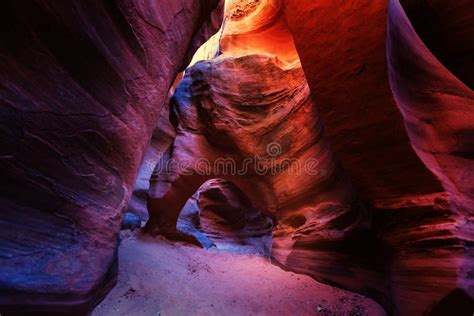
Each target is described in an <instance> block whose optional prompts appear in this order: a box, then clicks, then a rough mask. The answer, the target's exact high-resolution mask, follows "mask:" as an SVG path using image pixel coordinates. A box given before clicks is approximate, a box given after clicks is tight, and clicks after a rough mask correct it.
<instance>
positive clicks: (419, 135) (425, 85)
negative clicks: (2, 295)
mask: <svg viewBox="0 0 474 316" xmlns="http://www.w3.org/2000/svg"><path fill="white" fill-rule="evenodd" d="M404 8H405V10H406V12H408V14H409V16H411V17H412V20H409V18H408V16H407V15H406V14H405V10H404ZM429 9H430V10H427V8H425V7H423V6H422V7H421V8H420V4H419V3H415V2H413V1H403V7H402V5H401V4H400V2H399V1H398V0H392V1H390V5H389V11H388V16H389V19H388V37H387V57H388V61H389V68H388V73H389V78H390V82H391V85H392V90H393V93H394V97H395V100H396V101H397V104H398V105H399V108H400V111H401V113H402V115H403V118H404V120H405V126H406V129H407V131H408V136H409V137H410V140H411V144H412V146H413V148H414V149H415V151H416V153H417V154H418V156H419V157H420V158H421V160H422V161H423V162H424V164H425V165H426V166H427V167H428V168H429V169H430V170H431V171H432V172H433V173H434V174H435V175H436V176H437V178H438V179H439V180H440V182H441V184H442V185H443V187H444V188H445V190H446V192H447V193H448V194H449V195H448V197H447V200H446V199H445V201H444V203H442V205H441V208H440V206H439V203H435V207H434V208H433V210H429V209H428V210H423V211H422V212H423V213H426V212H429V214H432V215H431V219H430V222H431V223H432V224H431V225H430V227H429V229H422V230H421V231H420V229H419V225H420V221H418V228H417V230H418V232H417V233H414V232H413V233H410V234H408V236H410V235H413V237H411V238H410V239H409V240H408V241H405V242H409V243H410V244H411V246H410V247H406V248H408V249H405V255H404V256H401V257H400V258H398V259H396V261H395V265H396V266H397V267H398V269H399V273H398V275H399V277H398V279H397V280H396V281H397V282H394V283H395V284H394V291H396V292H400V293H399V295H397V297H398V302H397V303H398V305H399V306H404V305H407V304H408V302H410V301H412V300H413V297H415V296H416V297H417V301H418V304H416V305H412V306H411V309H412V311H413V313H422V312H424V311H425V310H427V309H429V308H432V307H433V306H432V304H433V302H438V301H443V300H444V298H445V297H446V298H448V297H450V296H453V295H454V297H462V296H465V297H467V298H469V296H471V298H472V297H474V290H473V285H474V282H473V279H472V276H471V274H472V271H474V256H473V254H472V243H473V241H474V234H473V226H472V216H473V211H474V180H472V179H473V177H474V112H473V109H474V92H473V91H472V89H471V88H470V87H469V86H471V87H472V84H473V82H472V73H473V72H474V64H473V62H474V59H473V58H472V56H473V54H474V46H473V44H472V41H469V40H468V41H467V42H466V41H462V40H461V39H467V38H471V39H472V38H474V23H472V22H470V23H469V22H468V20H469V19H470V21H472V17H473V13H472V9H473V3H472V2H471V1H459V2H457V3H456V4H455V5H453V6H449V7H448V8H446V6H445V3H444V2H443V1H433V2H432V3H431V4H430V7H429ZM420 10H423V13H422V14H421V11H420ZM425 14H426V15H427V14H429V16H432V15H434V16H437V17H439V19H437V20H436V21H437V23H436V27H435V29H434V30H431V32H429V31H428V30H427V29H426V28H425V29H424V28H423V27H421V28H420V19H421V20H423V19H422V18H419V17H420V16H421V17H423V16H425ZM412 21H413V23H414V26H415V27H416V26H418V27H416V28H414V27H413V26H412V23H411V22H412ZM417 31H418V32H419V34H420V35H418V33H417ZM435 38H440V40H439V42H437V41H435ZM442 41H446V42H447V43H442ZM443 44H444V45H443ZM430 49H431V50H430ZM435 54H436V55H435ZM468 56H470V58H469V57H468ZM442 62H443V63H445V64H443V63H442ZM461 65H462V66H461ZM447 67H448V68H447ZM461 80H466V82H465V83H464V82H463V81H461ZM412 213H413V211H412ZM417 213H418V212H417ZM436 213H438V214H437V215H436ZM435 216H436V217H435ZM442 216H445V217H448V218H446V219H443V218H442ZM435 218H436V220H435ZM424 221H426V220H423V222H424ZM433 222H434V223H433ZM435 224H436V225H435ZM406 229H407V228H402V231H404V230H405V231H406ZM415 236H416V238H415ZM392 238H394V237H392ZM405 238H406V237H405ZM394 239H396V242H400V240H399V237H398V236H397V237H395V238H394ZM392 241H393V240H392ZM424 249H426V250H429V253H428V254H420V253H419V252H420V250H424ZM408 253H409V254H410V256H407V254H408ZM414 274H416V275H417V278H416V279H417V282H422V283H423V284H424V290H423V294H422V295H419V294H418V292H419V285H415V284H410V283H412V282H413V281H411V280H410V279H411V278H413V275H414ZM401 284H407V285H406V286H401ZM453 293H456V294H453ZM470 304H471V308H473V307H472V306H474V302H472V301H471V303H470ZM442 305H445V306H443V307H444V308H445V309H446V308H451V310H456V308H459V304H458V303H456V300H451V301H450V300H447V301H445V302H443V303H442ZM438 308H441V307H440V306H438Z"/></svg>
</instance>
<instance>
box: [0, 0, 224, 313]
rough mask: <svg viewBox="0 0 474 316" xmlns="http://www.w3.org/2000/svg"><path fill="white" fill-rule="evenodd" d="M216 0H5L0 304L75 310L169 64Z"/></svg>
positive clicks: (88, 289) (105, 281) (100, 257)
mask: <svg viewBox="0 0 474 316" xmlns="http://www.w3.org/2000/svg"><path fill="white" fill-rule="evenodd" d="M222 7H223V1H213V0H202V1H194V0H192V1H191V0H189V1H165V0H163V1H132V0H123V1H115V2H114V1H67V2H65V1H64V2H63V1H55V2H51V1H4V2H3V3H2V9H1V10H0V18H1V19H0V20H1V22H0V23H1V30H2V31H1V33H2V36H1V43H0V55H1V58H0V91H1V99H0V100H1V109H0V111H1V115H0V133H1V137H0V148H1V149H0V177H1V190H0V191H1V196H0V202H1V204H2V211H1V212H0V312H1V313H7V314H10V313H13V312H15V311H18V310H20V309H21V311H22V313H27V312H39V311H42V312H47V313H49V314H51V313H54V312H61V311H64V310H67V311H69V312H70V313H72V314H74V313H77V314H84V313H86V312H87V311H88V310H89V309H90V308H92V306H93V305H94V304H95V303H97V301H98V300H99V299H100V298H101V297H103V295H104V294H105V293H107V291H108V290H110V287H111V286H113V284H114V282H115V278H116V263H117V258H116V240H117V236H116V235H117V232H118V231H119V230H120V223H121V218H122V215H123V213H124V210H125V208H126V205H127V202H128V199H129V197H130V195H131V188H132V185H133V183H134V180H135V177H136V173H137V169H138V166H139V164H140V162H141V159H142V156H143V153H144V150H145V147H146V145H147V142H148V140H149V139H150V137H151V132H152V129H153V127H154V126H155V124H156V122H157V118H158V114H159V113H160V111H161V108H162V105H163V104H164V101H165V98H166V94H167V92H168V89H169V87H170V85H171V84H172V81H173V80H174V78H175V77H176V74H177V73H178V72H179V71H180V70H182V68H183V66H185V65H187V64H188V63H189V60H190V59H191V56H192V55H193V53H194V51H195V50H196V48H197V47H198V46H199V45H200V44H201V43H202V42H204V41H205V39H206V38H208V37H209V36H210V35H212V34H213V32H215V31H217V29H218V27H219V26H220V23H221V21H222Z"/></svg>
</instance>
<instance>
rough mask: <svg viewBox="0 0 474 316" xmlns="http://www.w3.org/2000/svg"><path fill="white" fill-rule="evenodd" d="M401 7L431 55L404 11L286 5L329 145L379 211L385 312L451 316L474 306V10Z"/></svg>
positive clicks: (384, 5)
mask: <svg viewBox="0 0 474 316" xmlns="http://www.w3.org/2000/svg"><path fill="white" fill-rule="evenodd" d="M389 3H390V5H389ZM402 3H403V5H404V6H405V7H406V9H407V12H408V16H411V18H412V19H413V23H414V24H415V29H416V30H417V31H419V32H420V34H421V35H420V36H421V37H422V39H423V40H425V41H426V42H425V43H423V42H422V40H420V38H419V36H418V35H417V34H416V32H415V31H414V29H413V28H412V26H411V25H410V21H409V20H408V18H407V16H406V15H405V13H404V12H403V9H402V8H401V7H400V5H399V3H398V1H395V0H394V1H356V2H350V1H292V0H287V1H286V7H285V16H286V18H287V23H288V26H289V28H290V30H291V33H292V34H293V37H294V39H295V44H296V47H297V50H298V53H299V55H300V57H301V63H302V65H303V69H304V70H305V74H306V76H307V78H308V82H309V85H310V87H311V91H312V93H313V94H314V95H315V96H316V100H317V104H318V107H319V108H320V109H321V116H322V119H323V121H324V125H325V127H326V129H327V131H328V137H329V139H330V142H331V144H332V145H333V146H334V149H335V151H336V153H337V155H338V157H339V158H340V159H341V164H342V165H343V167H344V168H345V170H347V172H348V174H349V175H350V176H351V180H352V182H353V183H354V186H355V187H356V188H357V189H358V192H360V194H361V197H362V198H363V199H364V200H365V201H366V202H367V203H369V204H370V205H372V206H373V209H374V222H373V229H374V230H375V231H376V232H377V234H378V236H379V238H380V242H381V243H382V244H385V246H384V247H382V248H381V249H382V250H383V249H385V250H383V251H382V254H383V256H384V257H386V258H388V259H389V261H390V262H389V263H387V264H390V269H389V271H387V276H386V278H387V280H390V281H389V283H388V285H387V286H386V287H385V289H386V291H385V293H386V296H388V297H391V300H393V302H392V303H391V302H386V303H384V305H385V306H386V307H388V308H389V309H393V310H394V311H395V312H396V313H397V314H401V315H419V314H421V313H425V312H428V311H429V310H431V309H433V311H434V310H446V307H447V306H451V307H452V309H451V311H452V312H454V311H455V310H456V309H455V308H454V307H456V305H459V306H464V307H465V306H466V305H465V304H456V302H457V301H458V302H459V301H465V300H469V299H470V298H469V296H471V297H473V296H474V292H473V291H472V286H471V285H470V284H472V281H471V279H472V277H471V276H470V275H471V274H472V273H471V272H470V271H472V261H473V260H472V256H471V255H470V253H471V252H472V250H471V248H472V246H471V244H472V237H473V233H472V228H470V226H471V224H470V222H471V220H470V217H471V215H470V214H471V213H472V210H473V209H474V208H473V205H472V184H471V183H472V181H471V180H469V179H468V178H469V175H471V174H472V170H473V167H472V159H471V158H472V157H470V156H471V155H470V154H469V153H470V152H471V151H472V150H471V149H472V140H473V137H472V133H471V131H472V126H473V125H472V121H473V120H472V117H471V116H472V115H471V114H470V112H472V90H471V89H470V88H469V86H472V81H471V78H470V75H471V74H472V71H471V70H470V69H471V68H472V67H471V65H472V57H471V58H470V57H469V56H472V43H471V42H472V41H468V42H469V43H467V42H466V39H468V38H472V30H473V29H472V25H473V24H472V22H471V21H472V1H471V2H470V1H459V2H456V4H452V3H449V4H448V3H447V2H446V1H411V0H405V1H402ZM387 12H388V16H389V18H388V20H387ZM337 21H343V23H338V22H337ZM367 21H370V23H368V22H367ZM426 21H429V23H425V22H426ZM387 25H388V30H387ZM387 36H388V37H387ZM386 38H387V46H386ZM464 44H465V45H464ZM428 48H430V49H432V50H433V52H434V53H435V54H437V56H438V58H439V59H438V60H436V58H435V57H434V56H433V54H432V52H430V51H429V49H428ZM387 58H388V60H387ZM440 61H441V63H440ZM442 63H446V67H448V69H450V70H447V69H446V68H445V67H444V66H443V65H442ZM450 72H453V73H455V74H456V75H457V76H458V78H462V79H463V80H465V83H464V84H463V83H462V82H461V81H460V80H458V79H456V78H455V77H454V76H453V74H452V73H450ZM469 107H470V108H469ZM400 110H401V111H400ZM406 131H408V133H406ZM417 156H418V157H420V158H421V160H420V159H419V158H418V157H417ZM428 171H431V172H432V174H430V173H429V172H428ZM445 192H447V193H448V194H445ZM379 301H381V300H380V299H379ZM414 301H416V302H417V303H416V304H414V303H413V302H414ZM468 304H469V303H468ZM470 304H472V302H471V303H470ZM464 312H465V310H464Z"/></svg>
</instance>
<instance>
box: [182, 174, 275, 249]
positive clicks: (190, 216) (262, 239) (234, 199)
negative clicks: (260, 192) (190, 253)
mask: <svg viewBox="0 0 474 316" xmlns="http://www.w3.org/2000/svg"><path fill="white" fill-rule="evenodd" d="M177 228H178V230H180V231H183V232H186V233H190V234H192V235H194V236H195V237H196V239H197V240H198V241H199V243H200V244H201V245H202V246H204V247H206V248H209V247H213V246H215V247H217V248H218V249H219V250H227V251H231V252H238V253H258V254H261V255H263V256H270V250H271V244H272V228H273V221H272V219H271V218H269V217H268V216H265V215H264V214H263V213H262V212H261V211H260V210H258V209H256V208H255V207H254V206H253V205H252V202H251V201H250V200H249V199H248V198H247V197H246V196H245V194H243V192H242V191H240V190H239V188H237V187H236V186H235V185H234V184H232V183H231V182H228V181H224V180H222V179H213V180H209V181H207V182H206V183H204V184H203V185H202V186H201V187H200V188H199V190H198V191H197V192H196V193H195V194H194V195H193V196H192V197H191V198H190V199H189V200H188V202H187V203H186V205H185V206H184V208H183V210H182V211H181V214H180V217H179V219H178V224H177Z"/></svg>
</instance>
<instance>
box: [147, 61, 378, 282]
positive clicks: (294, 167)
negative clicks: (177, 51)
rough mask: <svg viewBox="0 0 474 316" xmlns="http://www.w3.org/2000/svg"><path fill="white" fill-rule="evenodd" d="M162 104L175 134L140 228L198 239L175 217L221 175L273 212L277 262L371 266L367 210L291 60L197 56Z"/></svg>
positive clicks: (336, 271) (321, 268)
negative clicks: (286, 65)
mask: <svg viewBox="0 0 474 316" xmlns="http://www.w3.org/2000/svg"><path fill="white" fill-rule="evenodd" d="M170 106H171V108H170V111H171V115H170V118H171V122H172V123H173V125H174V126H175V129H176V137H175V139H174V141H173V143H172V145H171V146H170V147H169V149H168V151H167V153H166V154H165V156H164V157H163V159H162V161H161V162H160V163H159V164H158V167H157V169H156V170H155V173H154V176H153V177H152V183H151V186H150V191H149V199H148V210H149V213H150V219H149V221H148V223H147V230H148V231H149V232H151V233H152V234H162V235H165V236H167V237H168V238H170V239H178V240H188V241H192V242H198V241H199V242H200V243H201V244H202V239H201V238H200V236H197V235H196V234H195V233H194V232H193V231H189V230H188V231H186V230H184V232H183V229H182V230H181V231H180V230H178V229H177V221H178V218H179V216H180V212H181V210H182V208H183V207H184V206H185V203H186V202H187V201H188V199H189V198H190V197H191V196H192V195H193V194H194V193H195V192H196V191H197V190H198V189H199V188H200V187H201V185H202V184H203V183H205V182H206V181H208V180H209V179H214V178H221V179H224V180H226V181H229V182H231V183H232V184H233V185H235V186H236V187H237V188H238V189H239V190H240V191H241V192H242V193H243V194H244V195H245V196H246V198H248V199H249V201H250V202H251V204H252V206H253V207H255V208H256V209H258V210H261V211H263V212H264V214H266V215H267V216H270V217H271V218H273V219H274V222H275V228H274V230H273V247H272V252H271V254H272V257H273V258H275V259H276V260H277V261H278V262H280V263H281V264H283V265H288V266H290V267H292V268H294V269H295V270H298V271H300V272H308V271H318V272H320V274H319V275H318V277H319V278H321V279H324V280H326V281H331V282H333V283H336V282H340V283H343V284H344V283H351V284H352V285H353V286H354V287H357V286H360V285H359V284H363V283H364V281H363V278H362V276H358V275H359V274H361V273H362V272H366V274H370V273H371V272H369V271H372V270H373V269H374V267H373V266H371V264H372V262H370V261H371V257H370V256H369V257H367V256H366V255H367V253H368V252H369V251H368V250H367V249H366V248H367V245H366V244H365V243H366V242H372V239H371V236H368V235H367V232H366V229H367V227H368V226H369V222H368V217H367V212H366V209H365V207H364V206H363V205H362V204H361V203H359V201H358V200H357V197H356V196H355V194H354V192H353V190H352V187H351V185H350V183H349V181H348V178H347V177H346V176H345V174H344V173H343V172H342V170H341V168H340V167H339V165H338V163H337V159H336V158H335V157H334V154H333V152H332V150H331V148H330V146H329V143H328V141H327V138H326V137H325V135H324V131H323V128H322V122H321V120H320V119H319V115H318V113H317V109H316V107H315V104H314V103H313V100H312V98H311V95H310V91H309V87H308V85H307V84H306V80H305V78H304V75H303V71H302V69H301V67H300V64H299V63H294V64H293V65H292V67H290V68H282V64H281V63H280V61H279V60H278V58H277V57H274V56H273V57H271V56H264V55H247V56H242V57H227V56H226V54H223V55H221V56H220V57H218V58H215V59H213V60H210V61H201V62H198V63H196V64H195V65H193V66H192V67H191V68H188V69H187V70H186V73H185V76H184V78H183V80H182V81H181V83H180V85H179V86H178V88H177V90H176V92H175V94H174V96H173V98H172V99H171V102H170ZM204 193H206V191H204ZM201 196H203V194H202V193H201ZM211 196H212V195H211ZM198 206H199V208H200V209H201V212H202V213H203V212H204V211H203V210H205V207H204V208H203V205H198ZM219 207H220V208H221V209H222V208H223V203H221V204H220V205H219ZM189 233H191V234H189ZM196 239H197V240H196ZM361 245H363V246H361ZM205 246H206V245H205ZM362 258H363V259H362ZM359 259H360V260H359ZM369 267H370V268H369ZM313 275H314V273H313Z"/></svg>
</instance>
